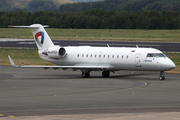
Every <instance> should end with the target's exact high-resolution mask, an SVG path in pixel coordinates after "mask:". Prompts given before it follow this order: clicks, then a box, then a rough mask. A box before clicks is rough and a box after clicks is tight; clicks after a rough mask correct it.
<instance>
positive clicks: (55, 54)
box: [47, 46, 66, 59]
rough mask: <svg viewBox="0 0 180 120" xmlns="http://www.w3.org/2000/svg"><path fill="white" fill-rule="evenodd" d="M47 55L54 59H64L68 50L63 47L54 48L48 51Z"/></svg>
mask: <svg viewBox="0 0 180 120" xmlns="http://www.w3.org/2000/svg"><path fill="white" fill-rule="evenodd" d="M47 55H48V56H49V57H50V58H54V59H57V58H62V57H65V56H66V50H65V48H63V47H59V46H54V47H51V48H49V49H48V50H47Z"/></svg>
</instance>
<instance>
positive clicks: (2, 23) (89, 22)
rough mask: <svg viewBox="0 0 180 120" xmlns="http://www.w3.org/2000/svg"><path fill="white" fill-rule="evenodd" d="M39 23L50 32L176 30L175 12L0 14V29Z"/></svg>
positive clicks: (178, 25)
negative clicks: (58, 30)
mask: <svg viewBox="0 0 180 120" xmlns="http://www.w3.org/2000/svg"><path fill="white" fill-rule="evenodd" d="M34 23H39V24H43V25H49V26H50V27H52V28H78V29H79V28H81V29H179V28H180V13H179V12H173V11H169V12H157V11H143V10H141V11H138V12H122V11H121V12H120V11H105V10H89V11H84V12H72V13H61V12H52V11H38V12H35V13H30V12H29V13H26V12H24V11H15V12H0V27H1V28H2V27H7V26H8V25H31V24H34Z"/></svg>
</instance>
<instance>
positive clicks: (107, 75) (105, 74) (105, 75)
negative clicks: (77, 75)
mask: <svg viewBox="0 0 180 120" xmlns="http://www.w3.org/2000/svg"><path fill="white" fill-rule="evenodd" d="M109 75H110V72H109V71H103V72H102V76H103V77H109Z"/></svg>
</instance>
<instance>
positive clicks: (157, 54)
mask: <svg viewBox="0 0 180 120" xmlns="http://www.w3.org/2000/svg"><path fill="white" fill-rule="evenodd" d="M147 57H166V55H164V54H163V53H148V54H147Z"/></svg>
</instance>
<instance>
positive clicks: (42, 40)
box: [35, 31, 44, 44]
mask: <svg viewBox="0 0 180 120" xmlns="http://www.w3.org/2000/svg"><path fill="white" fill-rule="evenodd" d="M40 36H41V39H40V40H39V39H38V38H39V37H40ZM35 40H36V41H37V43H38V44H39V43H41V44H43V43H44V32H43V31H40V32H38V33H36V34H35Z"/></svg>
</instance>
